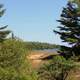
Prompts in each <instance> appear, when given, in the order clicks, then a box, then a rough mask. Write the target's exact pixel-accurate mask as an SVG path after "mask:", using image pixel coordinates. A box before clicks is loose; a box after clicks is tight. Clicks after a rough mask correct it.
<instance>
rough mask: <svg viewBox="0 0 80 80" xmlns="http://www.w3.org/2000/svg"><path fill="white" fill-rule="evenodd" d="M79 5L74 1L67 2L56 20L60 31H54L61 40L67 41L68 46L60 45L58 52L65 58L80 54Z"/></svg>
mask: <svg viewBox="0 0 80 80" xmlns="http://www.w3.org/2000/svg"><path fill="white" fill-rule="evenodd" d="M78 8H79V6H78V5H77V4H76V3H74V2H70V1H69V2H68V4H67V6H66V7H65V8H63V10H62V14H61V19H60V20H57V21H58V22H60V24H61V26H58V28H59V30H60V31H55V30H54V32H55V33H57V34H59V35H60V38H61V40H62V42H66V43H68V45H69V46H70V47H69V46H64V45H63V46H61V48H60V51H59V52H60V54H61V55H62V56H64V57H65V58H66V59H68V58H71V57H72V56H79V55H80V16H79V15H77V13H78V12H79V11H78Z"/></svg>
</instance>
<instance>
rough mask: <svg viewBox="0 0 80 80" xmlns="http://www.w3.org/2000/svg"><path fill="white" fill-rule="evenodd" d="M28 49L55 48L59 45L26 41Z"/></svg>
mask: <svg viewBox="0 0 80 80" xmlns="http://www.w3.org/2000/svg"><path fill="white" fill-rule="evenodd" d="M24 44H25V47H26V49H30V50H43V49H55V48H59V45H56V44H49V43H41V42H24Z"/></svg>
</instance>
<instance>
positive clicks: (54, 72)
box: [38, 56, 74, 80]
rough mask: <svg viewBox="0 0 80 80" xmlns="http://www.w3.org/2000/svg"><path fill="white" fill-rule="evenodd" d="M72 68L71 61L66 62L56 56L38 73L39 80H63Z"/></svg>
mask: <svg viewBox="0 0 80 80" xmlns="http://www.w3.org/2000/svg"><path fill="white" fill-rule="evenodd" d="M72 68H74V64H73V62H72V61H67V60H65V58H63V57H62V56H56V57H54V59H53V60H52V61H51V62H50V63H49V64H46V65H44V66H43V67H41V68H40V70H39V71H38V75H39V77H38V78H39V80H65V79H66V78H67V76H68V73H69V71H70V70H71V69H72Z"/></svg>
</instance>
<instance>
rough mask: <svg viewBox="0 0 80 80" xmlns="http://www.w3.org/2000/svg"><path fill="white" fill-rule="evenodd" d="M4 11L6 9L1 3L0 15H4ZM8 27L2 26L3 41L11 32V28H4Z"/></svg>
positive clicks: (0, 33) (1, 37) (1, 36)
mask: <svg viewBox="0 0 80 80" xmlns="http://www.w3.org/2000/svg"><path fill="white" fill-rule="evenodd" d="M4 13H5V9H3V5H2V4H0V17H2V16H3V14H4ZM6 28H7V26H4V27H1V28H0V42H3V41H4V40H5V39H6V37H7V35H8V34H9V33H10V32H11V31H9V30H4V29H6Z"/></svg>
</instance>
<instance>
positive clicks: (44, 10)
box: [0, 0, 67, 44]
mask: <svg viewBox="0 0 80 80" xmlns="http://www.w3.org/2000/svg"><path fill="white" fill-rule="evenodd" d="M66 2H67V0H0V3H2V4H4V8H6V13H5V15H4V16H3V17H2V18H1V20H0V25H6V24H8V25H9V26H8V29H10V30H12V31H13V32H14V34H15V35H16V36H17V37H20V38H22V39H24V40H26V41H40V42H49V43H55V44H61V41H60V39H59V36H58V35H55V34H54V33H53V29H57V26H58V25H59V24H58V23H57V22H56V20H57V19H59V16H60V13H61V10H62V7H64V6H65V5H66Z"/></svg>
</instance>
